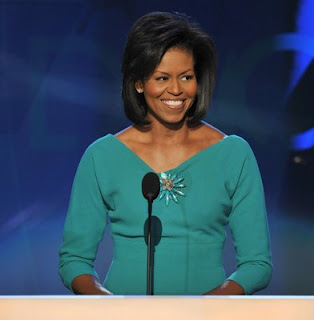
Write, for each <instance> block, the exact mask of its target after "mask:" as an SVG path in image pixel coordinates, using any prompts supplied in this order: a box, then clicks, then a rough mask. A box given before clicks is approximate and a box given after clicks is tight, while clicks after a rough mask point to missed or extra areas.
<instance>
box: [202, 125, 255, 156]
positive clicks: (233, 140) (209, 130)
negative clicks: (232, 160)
mask: <svg viewBox="0 0 314 320" xmlns="http://www.w3.org/2000/svg"><path fill="white" fill-rule="evenodd" d="M199 136H200V137H202V138H203V139H205V140H206V141H208V143H209V144H216V143H219V142H220V141H222V140H224V144H225V145H226V146H227V148H228V149H233V150H238V151H245V150H251V147H250V145H249V143H248V142H247V141H246V140H245V139H244V138H242V137H240V136H238V135H235V134H231V135H228V134H226V133H224V132H223V131H221V130H219V129H217V128H216V127H214V126H212V125H210V124H208V123H206V122H202V126H201V128H200V130H199Z"/></svg>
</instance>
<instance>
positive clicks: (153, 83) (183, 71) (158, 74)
mask: <svg viewBox="0 0 314 320" xmlns="http://www.w3.org/2000/svg"><path fill="white" fill-rule="evenodd" d="M135 88H136V90H137V91H138V92H142V93H143V94H144V97H145V101H146V104H147V106H148V113H147V118H148V120H150V121H152V122H154V121H159V122H162V123H165V124H176V123H179V122H181V121H182V120H183V119H184V117H185V114H186V112H187V110H188V109H189V108H190V107H191V106H192V104H193V102H194V100H195V97H196V94H197V81H196V75H195V71H194V59H193V55H192V54H191V53H189V52H188V51H185V50H182V49H178V48H172V49H169V50H168V51H167V52H166V53H165V54H164V56H163V58H162V60H161V62H160V64H159V65H158V66H157V67H156V69H155V71H154V72H153V74H152V75H151V76H150V77H149V78H148V80H146V81H145V82H144V83H139V82H137V83H136V85H135Z"/></svg>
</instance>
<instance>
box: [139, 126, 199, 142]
mask: <svg viewBox="0 0 314 320" xmlns="http://www.w3.org/2000/svg"><path fill="white" fill-rule="evenodd" d="M135 129H136V130H137V131H138V134H139V136H140V139H141V140H142V142H143V143H150V144H153V145H173V144H184V143H186V142H187V141H188V140H189V138H190V137H191V134H192V132H193V131H194V129H193V128H189V127H188V126H187V125H186V124H182V125H181V124H180V125H174V126H164V125H161V124H159V123H152V124H151V125H150V126H149V127H145V128H139V127H135Z"/></svg>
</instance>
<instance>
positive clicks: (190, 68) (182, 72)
mask: <svg viewBox="0 0 314 320" xmlns="http://www.w3.org/2000/svg"><path fill="white" fill-rule="evenodd" d="M189 71H192V72H193V73H194V70H193V69H191V68H190V69H187V70H185V71H183V72H181V73H179V76H180V75H181V74H184V73H187V72H189ZM156 72H159V73H163V74H166V75H167V76H169V75H170V74H169V73H167V72H164V71H160V70H156V71H154V73H156Z"/></svg>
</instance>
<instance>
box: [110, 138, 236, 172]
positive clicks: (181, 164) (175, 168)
mask: <svg viewBox="0 0 314 320" xmlns="http://www.w3.org/2000/svg"><path fill="white" fill-rule="evenodd" d="M108 135H109V136H111V137H112V138H113V140H114V141H116V142H117V143H118V144H119V145H121V146H122V147H124V149H126V150H127V151H128V152H129V153H130V154H131V155H133V157H135V158H136V159H137V160H138V161H139V162H140V163H142V164H144V165H145V166H146V167H147V168H149V169H150V170H151V171H152V172H154V173H156V174H158V175H160V174H161V173H169V172H171V171H174V170H176V171H177V170H180V169H181V167H183V166H184V165H187V164H189V163H190V162H191V161H192V160H195V159H196V158H197V157H199V155H201V154H203V153H204V152H206V151H208V150H212V149H213V148H214V149H215V148H216V147H217V146H219V145H221V144H222V142H223V141H225V140H227V138H229V137H231V136H230V135H226V136H225V137H223V138H222V139H221V140H219V141H218V142H216V143H214V144H212V145H210V146H208V147H206V148H204V149H202V150H200V151H198V152H197V153H195V154H193V155H192V156H191V157H189V158H187V159H186V160H184V161H183V162H181V163H180V164H179V165H177V166H176V167H173V168H171V169H168V170H165V171H160V172H157V171H155V170H154V169H153V168H152V167H151V166H150V165H149V164H148V163H147V162H146V161H144V160H143V159H142V158H141V157H140V156H138V155H137V154H136V153H135V152H134V151H133V150H132V149H130V148H129V147H128V146H127V145H126V144H125V143H124V142H122V141H121V140H120V139H118V138H117V137H116V136H115V135H113V134H111V133H109V134H108Z"/></svg>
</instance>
